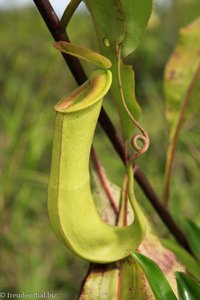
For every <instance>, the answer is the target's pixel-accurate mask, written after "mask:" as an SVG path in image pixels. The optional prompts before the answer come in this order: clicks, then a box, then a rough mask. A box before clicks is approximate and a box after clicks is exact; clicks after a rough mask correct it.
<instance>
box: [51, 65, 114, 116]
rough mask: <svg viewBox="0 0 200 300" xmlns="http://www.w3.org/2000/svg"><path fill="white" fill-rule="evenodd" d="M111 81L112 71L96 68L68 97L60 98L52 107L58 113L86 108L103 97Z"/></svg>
mask: <svg viewBox="0 0 200 300" xmlns="http://www.w3.org/2000/svg"><path fill="white" fill-rule="evenodd" d="M111 83H112V73H111V72H110V71H109V70H97V71H95V72H93V73H92V74H91V76H90V77H89V79H88V80H87V81H86V82H85V83H83V84H82V85H81V86H79V87H78V88H77V89H75V90H74V91H73V92H71V94H70V95H69V96H68V97H66V98H63V99H61V100H60V101H59V102H58V103H57V104H56V105H55V107H54V109H55V111H58V112H60V113H72V112H75V111H79V110H83V109H86V108H88V107H90V106H92V105H94V104H95V103H96V102H98V101H99V100H100V99H102V98H103V97H104V95H105V94H106V93H107V92H108V90H109V88H110V86H111Z"/></svg>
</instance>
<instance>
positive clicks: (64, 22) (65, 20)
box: [60, 0, 82, 30]
mask: <svg viewBox="0 0 200 300" xmlns="http://www.w3.org/2000/svg"><path fill="white" fill-rule="evenodd" d="M81 1H82V0H71V1H70V2H69V4H68V5H67V7H66V9H65V11H64V13H63V15H62V18H61V20H60V25H61V27H62V28H63V29H64V30H65V29H66V28H67V26H68V24H69V22H70V20H71V17H72V16H73V14H74V13H75V11H76V9H77V7H78V6H79V4H80V3H81Z"/></svg>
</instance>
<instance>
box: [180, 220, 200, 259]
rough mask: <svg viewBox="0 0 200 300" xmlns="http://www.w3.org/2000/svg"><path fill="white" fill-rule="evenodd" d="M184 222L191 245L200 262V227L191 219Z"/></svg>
mask: <svg viewBox="0 0 200 300" xmlns="http://www.w3.org/2000/svg"><path fill="white" fill-rule="evenodd" d="M184 223H185V229H186V232H187V238H188V242H189V245H190V247H191V249H192V252H193V254H194V256H195V257H196V259H197V260H198V261H199V262H200V251H199V250H200V229H199V227H197V225H196V224H195V223H194V222H192V221H191V220H187V221H185V222H184Z"/></svg>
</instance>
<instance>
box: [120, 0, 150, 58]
mask: <svg viewBox="0 0 200 300" xmlns="http://www.w3.org/2000/svg"><path fill="white" fill-rule="evenodd" d="M121 3H122V7H123V10H124V14H125V20H126V34H125V37H124V40H123V43H122V54H123V56H124V57H126V56H127V55H128V54H130V53H131V52H133V51H134V50H135V49H136V48H137V47H138V45H139V43H140V41H141V39H142V37H143V35H144V32H145V29H146V27H147V24H148V20H149V18H150V15H151V12H152V3H153V1H152V0H121Z"/></svg>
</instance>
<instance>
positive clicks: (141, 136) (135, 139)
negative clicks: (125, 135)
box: [116, 44, 149, 164]
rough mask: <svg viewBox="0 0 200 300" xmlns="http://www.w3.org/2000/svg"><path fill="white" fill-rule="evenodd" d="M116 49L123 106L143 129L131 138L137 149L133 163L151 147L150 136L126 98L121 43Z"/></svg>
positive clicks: (138, 126) (132, 158) (134, 147)
mask: <svg viewBox="0 0 200 300" xmlns="http://www.w3.org/2000/svg"><path fill="white" fill-rule="evenodd" d="M116 51H117V76H118V84H119V90H120V97H121V100H122V104H123V107H124V109H125V111H126V113H127V114H128V116H129V118H130V119H131V120H132V122H133V123H134V124H135V126H136V127H137V128H138V129H139V130H140V131H141V133H142V134H136V135H134V136H133V137H132V138H131V146H132V147H133V149H135V150H136V153H134V154H133V155H132V156H131V157H130V158H129V160H128V164H130V163H131V164H132V163H133V162H134V161H135V160H136V159H137V158H138V157H140V156H141V155H142V154H143V153H145V152H146V151H147V149H148V148H149V137H148V134H147V132H146V131H145V130H144V128H143V127H142V126H141V125H140V124H139V123H138V122H137V121H136V119H135V118H134V117H133V115H132V114H131V112H130V110H129V108H128V106H127V104H126V101H125V98H124V92H123V88H122V81H121V69H120V64H121V44H116ZM138 141H141V142H142V146H140V145H138Z"/></svg>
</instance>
